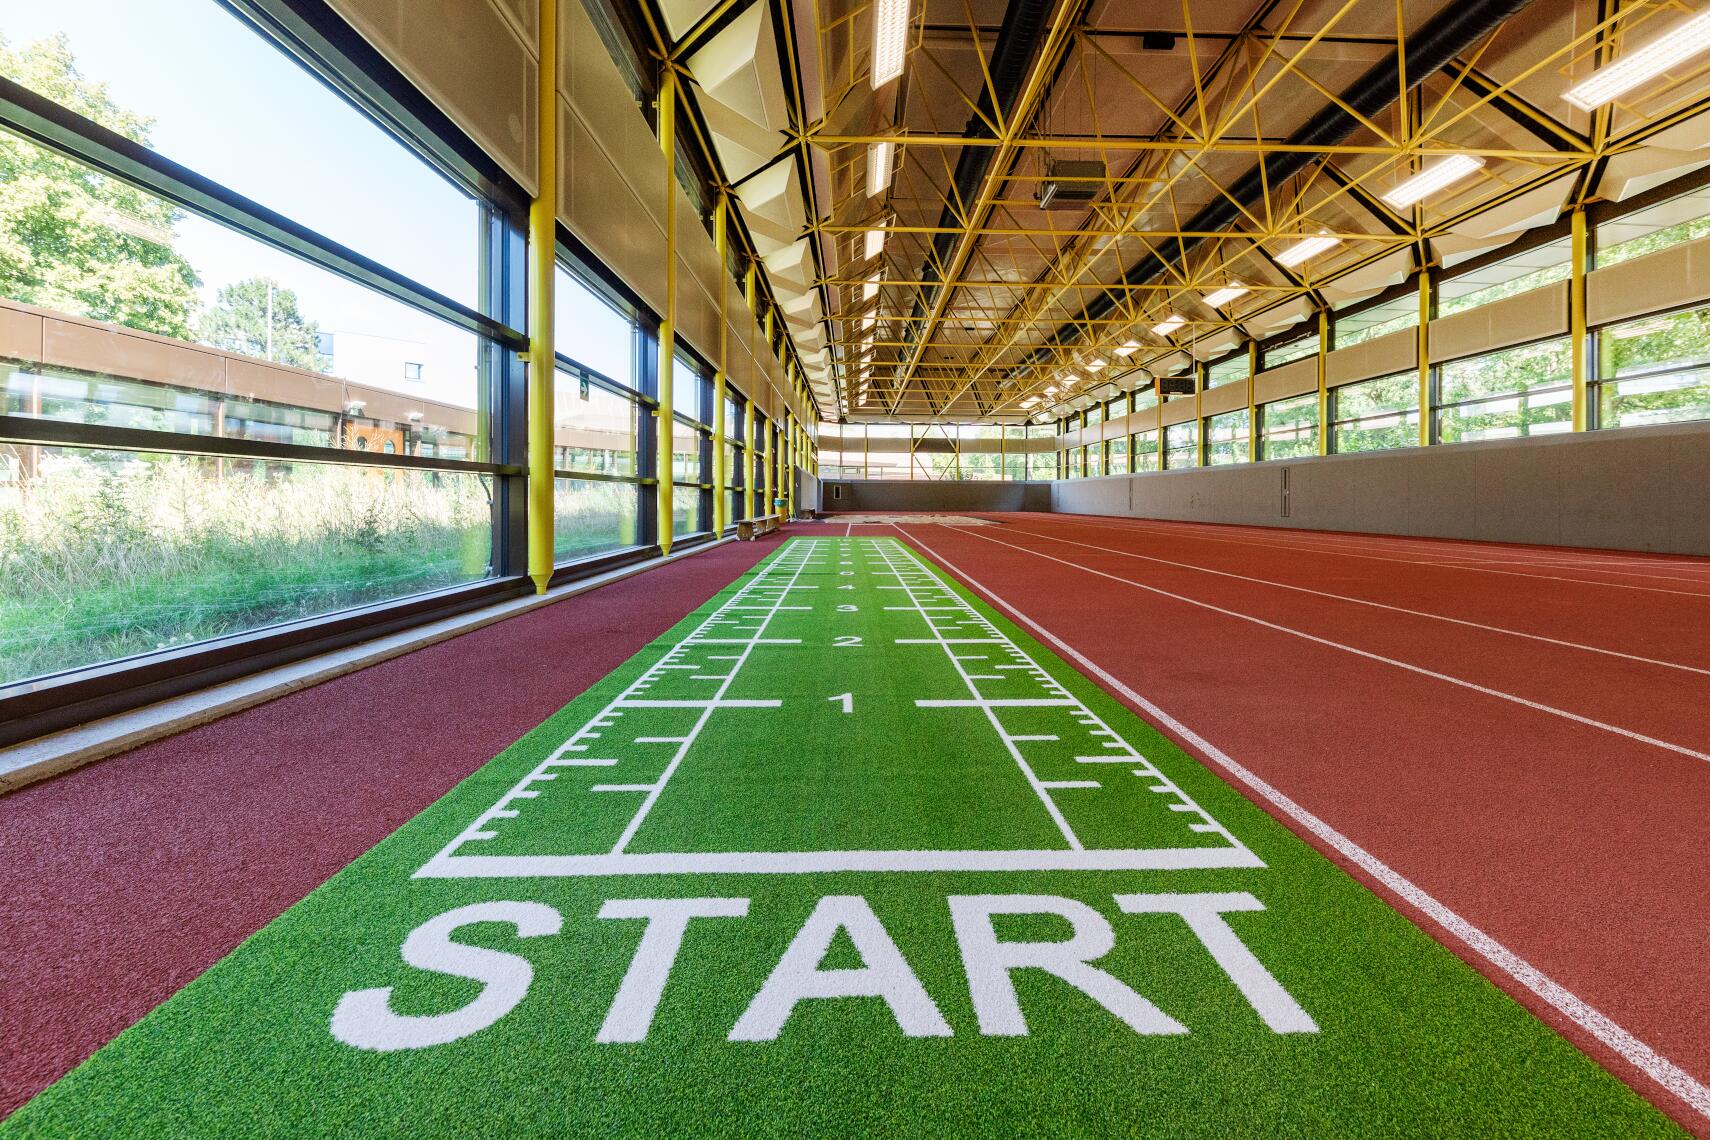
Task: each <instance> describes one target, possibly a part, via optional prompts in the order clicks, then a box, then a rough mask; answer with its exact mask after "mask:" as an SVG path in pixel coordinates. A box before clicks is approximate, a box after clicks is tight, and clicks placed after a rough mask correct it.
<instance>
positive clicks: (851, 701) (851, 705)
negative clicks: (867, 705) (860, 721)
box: [825, 693, 855, 713]
mask: <svg viewBox="0 0 1710 1140" xmlns="http://www.w3.org/2000/svg"><path fill="white" fill-rule="evenodd" d="M825 699H826V700H828V701H842V702H843V711H844V712H846V713H852V712H854V711H855V694H854V693H839V694H838V695H837V696H835V697H827V698H825Z"/></svg>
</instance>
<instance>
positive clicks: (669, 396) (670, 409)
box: [653, 63, 677, 554]
mask: <svg viewBox="0 0 1710 1140" xmlns="http://www.w3.org/2000/svg"><path fill="white" fill-rule="evenodd" d="M659 149H660V150H662V151H664V152H665V319H664V320H662V321H660V322H659V407H658V409H657V410H656V411H655V412H654V416H655V417H656V419H657V426H658V436H657V439H658V444H657V448H656V454H655V457H654V459H655V462H654V472H653V473H654V475H655V477H657V478H658V480H659V498H658V508H657V510H656V512H655V514H656V517H657V518H658V520H659V550H660V553H662V554H669V553H671V538H672V533H671V532H672V531H673V530H675V529H676V527H675V526H674V525H673V520H674V519H675V517H676V511H675V501H676V487H675V484H674V478H673V476H674V473H673V471H672V469H671V468H672V464H671V452H672V447H673V445H674V444H675V442H676V439H675V436H676V432H675V430H674V429H675V427H676V419H675V417H676V403H675V393H674V391H673V390H672V381H673V380H674V379H675V376H674V372H675V370H676V366H677V195H676V192H675V191H676V181H677V73H676V72H675V71H673V70H672V68H671V65H670V64H669V63H667V64H666V65H665V75H664V80H663V82H662V83H661V84H660V86H659Z"/></svg>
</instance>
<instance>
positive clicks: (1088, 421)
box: [1081, 404, 1104, 427]
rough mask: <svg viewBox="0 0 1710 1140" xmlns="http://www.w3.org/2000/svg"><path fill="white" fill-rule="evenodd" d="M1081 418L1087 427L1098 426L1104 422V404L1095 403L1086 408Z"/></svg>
mask: <svg viewBox="0 0 1710 1140" xmlns="http://www.w3.org/2000/svg"><path fill="white" fill-rule="evenodd" d="M1081 420H1082V422H1083V423H1084V424H1085V425H1086V426H1087V427H1097V426H1098V425H1099V424H1102V423H1103V422H1104V405H1103V404H1094V405H1093V406H1092V407H1090V408H1088V409H1087V410H1086V413H1085V414H1084V415H1083V416H1082V417H1081Z"/></svg>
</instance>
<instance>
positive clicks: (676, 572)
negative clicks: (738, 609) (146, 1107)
mask: <svg viewBox="0 0 1710 1140" xmlns="http://www.w3.org/2000/svg"><path fill="white" fill-rule="evenodd" d="M795 532H797V528H794V527H791V528H786V530H785V531H783V532H780V536H779V537H773V538H768V539H763V540H760V541H757V542H751V543H740V544H729V545H725V546H720V547H716V548H714V549H712V550H708V551H704V552H702V553H699V554H696V555H694V556H693V557H690V558H685V559H683V560H681V561H678V562H673V563H669V564H667V565H665V566H662V567H659V568H657V569H654V570H649V571H647V572H645V573H643V574H640V575H637V576H635V577H633V578H627V579H624V580H623V581H620V582H616V583H613V584H611V585H608V586H602V587H600V588H598V589H595V590H592V591H590V592H588V593H585V594H580V595H576V596H574V597H571V598H568V599H565V600H564V601H561V602H557V603H554V604H552V605H549V606H545V607H543V608H541V609H538V610H534V611H531V612H529V613H526V614H523V615H520V616H518V617H514V618H510V619H508V620H506V621H502V622H498V623H496V624H494V625H490V626H487V627H486V628H484V629H481V630H477V631H475V632H473V633H469V634H465V635H463V636H461V637H458V638H455V639H453V640H451V641H446V642H441V643H440V644H438V645H434V646H431V647H429V648H426V649H422V650H419V651H417V652H415V653H411V654H408V655H406V656H403V657H398V658H394V659H393V660H391V661H387V662H384V663H382V664H379V665H375V666H372V667H370V668H367V669H363V670H361V671H359V672H357V673H352V674H349V675H347V676H344V677H340V678H338V679H336V680H333V681H328V682H327V683H325V684H322V685H318V686H316V687H314V688H312V689H307V690H304V691H302V692H298V693H293V694H291V695H290V696H286V697H282V698H280V699H279V700H276V701H272V702H270V703H268V704H265V705H261V706H258V707H256V708H253V709H249V710H246V711H244V712H241V713H238V714H236V715H234V716H230V717H227V718H225V719H223V720H220V721H216V722H214V723H212V724H209V725H205V726H203V727H201V728H197V729H194V730H192V731H189V732H186V733H183V734H181V735H178V736H174V737H171V738H169V739H166V740H161V741H157V742H155V743H153V744H149V745H146V746H145V747H142V748H138V749H136V750H135V751H132V752H128V753H125V754H123V755H120V756H116V757H113V758H112V759H109V760H104V761H102V762H100V763H98V764H93V765H90V766H89V767H86V768H81V769H78V770H77V771H75V772H71V773H68V774H67V775H64V776H60V777H57V778H55V779H52V780H48V781H45V782H43V783H40V784H34V785H30V786H28V787H26V788H23V789H22V790H20V791H17V792H14V793H12V794H11V795H8V796H5V797H0V899H4V900H5V901H4V904H3V905H0V979H3V981H0V986H3V988H0V1117H4V1116H5V1115H6V1114H8V1113H9V1112H11V1111H12V1110H13V1109H15V1108H16V1107H18V1105H20V1104H22V1103H23V1102H24V1101H26V1100H28V1099H29V1098H30V1097H31V1096H34V1095H35V1094H36V1093H37V1092H38V1091H40V1090H41V1089H43V1088H45V1087H46V1086H47V1085H49V1084H51V1083H52V1082H53V1081H55V1080H57V1079H58V1078H59V1077H60V1076H62V1075H63V1074H64V1073H66V1072H67V1071H68V1070H70V1069H71V1068H72V1067H73V1066H75V1065H76V1064H78V1063H79V1062H80V1061H82V1060H83V1059H84V1058H85V1057H87V1056H88V1055H89V1054H90V1053H93V1052H94V1051H95V1050H96V1049H98V1048H99V1047H101V1046H102V1045H104V1044H106V1043H107V1042H108V1041H109V1040H111V1039H112V1038H113V1037H114V1036H115V1035H117V1034H118V1033H119V1032H120V1031H121V1030H123V1029H125V1028H127V1027H129V1026H130V1025H131V1024H132V1023H134V1022H135V1021H136V1020H137V1019H138V1018H140V1017H142V1015H143V1014H145V1013H147V1012H148V1011H149V1010H150V1009H153V1008H154V1007H155V1006H156V1005H158V1004H159V1003H160V1002H162V1001H164V1000H165V999H166V998H167V997H170V996H171V995H172V994H173V993H175V992H176V991H177V990H178V989H179V988H180V987H182V986H183V985H184V984H185V983H186V982H189V981H190V980H191V979H192V978H194V977H196V975H198V974H200V973H201V972H202V971H203V970H205V969H207V968H208V967H209V966H211V965H213V963H214V962H216V961H217V960H219V959H220V958H221V957H223V956H224V955H225V954H227V953H228V952H230V951H231V950H232V949H234V948H235V947H236V946H237V944H238V943H239V942H242V941H243V940H244V939H245V938H247V937H249V935H251V934H253V933H254V932H255V931H257V930H259V929H260V928H261V927H262V926H264V925H265V924H266V923H268V922H270V921H271V920H272V919H273V918H275V917H277V916H278V915H279V914H280V913H281V912H282V911H284V910H285V909H286V908H287V907H289V906H291V905H292V904H293V903H295V902H297V900H299V899H301V898H302V897H303V896H304V895H306V894H308V893H309V891H311V890H313V889H314V888H315V887H317V886H319V885H320V884H321V883H322V882H324V881H325V880H326V879H328V878H329V877H330V876H331V875H332V874H333V873H334V872H335V871H338V870H339V869H340V868H342V867H344V865H345V864H347V863H349V862H350V861H351V860H352V859H354V858H356V857H357V856H358V855H360V854H362V853H363V852H364V851H366V850H368V848H370V847H372V846H374V844H376V843H378V842H379V841H380V840H382V839H384V838H385V837H386V836H387V835H389V834H391V832H393V831H394V830H396V829H397V828H398V827H399V826H400V825H402V824H403V823H404V822H405V821H407V820H408V819H410V818H411V817H412V816H414V815H416V814H417V813H418V812H420V811H421V810H422V809H423V808H425V807H427V806H428V805H429V804H431V803H433V802H434V801H435V800H437V799H438V798H439V797H440V796H442V795H444V794H445V792H446V791H447V790H449V789H450V788H451V787H452V785H454V784H456V783H457V782H458V781H459V780H461V779H462V778H463V777H465V776H467V775H468V774H469V773H470V772H473V771H474V770H475V769H476V768H479V767H480V766H481V765H482V764H484V763H486V762H487V761H488V760H490V759H492V758H493V757H494V756H495V755H497V754H498V753H499V752H500V751H502V750H503V749H504V748H505V747H506V746H508V745H509V744H511V742H512V741H514V740H516V739H517V738H518V737H520V736H521V735H523V734H524V733H525V732H527V731H528V730H529V729H531V728H533V727H534V726H535V725H537V724H539V723H540V722H541V721H542V720H544V719H546V717H548V716H550V715H551V714H552V713H554V712H556V711H557V710H558V709H559V708H560V707H562V706H563V705H565V704H566V703H568V702H569V701H570V700H571V699H572V698H574V697H575V696H577V695H578V694H579V693H581V692H582V691H583V690H584V689H586V688H587V687H588V686H589V685H592V684H593V683H594V682H595V681H598V680H599V679H600V678H601V677H604V676H605V675H606V674H607V673H609V672H611V671H612V670H613V669H615V668H616V667H617V666H618V665H620V664H621V663H622V662H623V661H624V660H625V659H626V658H628V657H630V656H631V655H633V654H634V653H636V652H637V651H638V650H640V649H641V648H642V647H643V646H645V645H646V644H647V643H648V642H649V641H651V640H652V639H653V638H654V637H656V636H658V635H659V634H661V633H663V632H664V631H665V630H667V629H669V628H670V627H671V626H673V625H675V624H676V623H677V622H678V621H679V620H681V619H682V618H683V617H684V616H685V615H686V614H688V613H689V612H690V611H692V610H694V609H695V607H697V606H699V605H700V604H701V603H702V602H703V601H705V600H706V599H707V598H709V597H711V596H712V595H713V594H715V593H717V592H718V591H719V590H720V589H721V588H722V587H724V586H725V585H726V584H728V583H729V582H730V581H731V580H732V579H734V578H736V577H737V576H738V575H739V574H741V573H742V572H743V571H745V570H747V569H748V568H749V567H750V566H752V565H754V563H756V562H758V561H759V560H760V559H761V558H762V557H763V556H765V555H766V554H768V553H770V552H771V551H772V550H773V549H774V548H775V547H776V546H777V544H778V542H780V541H782V537H785V536H787V535H788V534H790V533H795Z"/></svg>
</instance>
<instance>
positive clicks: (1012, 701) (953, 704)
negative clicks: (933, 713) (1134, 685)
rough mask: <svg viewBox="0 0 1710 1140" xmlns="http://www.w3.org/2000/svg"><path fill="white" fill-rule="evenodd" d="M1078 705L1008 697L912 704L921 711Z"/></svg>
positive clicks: (1053, 698) (918, 701) (1070, 701)
mask: <svg viewBox="0 0 1710 1140" xmlns="http://www.w3.org/2000/svg"><path fill="white" fill-rule="evenodd" d="M968 680H970V681H974V680H978V678H976V677H969V678H968ZM1080 703H1081V702H1079V701H1077V700H1074V699H1072V698H1071V699H1069V700H1058V699H1057V698H1055V697H1008V698H996V699H992V700H987V699H984V698H981V699H979V700H972V701H967V700H963V701H958V700H917V701H915V702H914V704H915V707H916V708H923V709H1021V708H1045V707H1047V706H1049V707H1054V708H1063V707H1065V706H1066V707H1070V708H1073V707H1074V706H1075V705H1078V704H1080Z"/></svg>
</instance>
